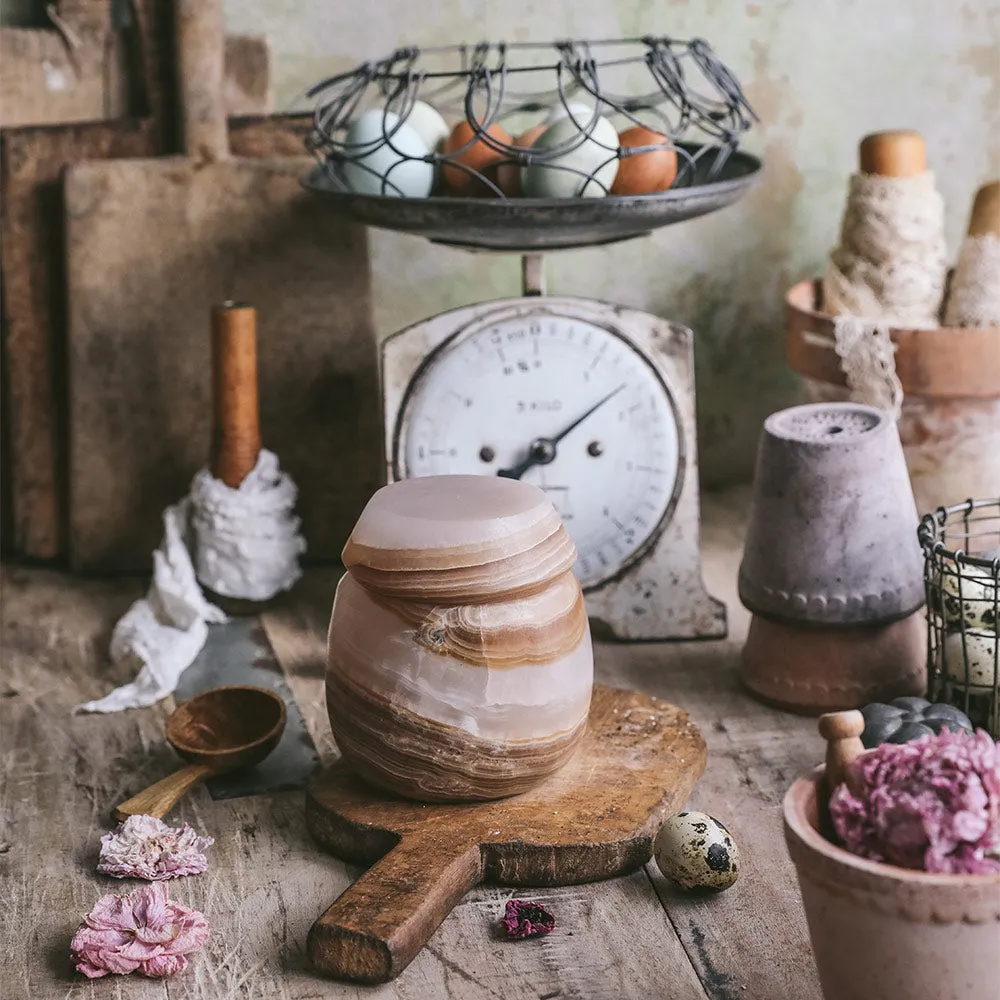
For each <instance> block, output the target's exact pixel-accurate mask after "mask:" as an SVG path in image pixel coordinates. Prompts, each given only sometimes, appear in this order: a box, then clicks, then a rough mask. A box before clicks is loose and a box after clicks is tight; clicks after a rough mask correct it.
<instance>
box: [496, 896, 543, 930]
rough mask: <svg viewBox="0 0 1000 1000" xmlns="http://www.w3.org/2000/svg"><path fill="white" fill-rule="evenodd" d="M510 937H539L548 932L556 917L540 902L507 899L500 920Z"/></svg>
mask: <svg viewBox="0 0 1000 1000" xmlns="http://www.w3.org/2000/svg"><path fill="white" fill-rule="evenodd" d="M500 922H501V923H502V924H503V926H504V927H505V928H506V930H507V934H508V935H509V936H510V937H512V938H529V937H539V936H541V935H542V934H548V933H549V931H551V930H552V928H553V927H555V925H556V918H555V917H554V916H553V915H552V914H551V913H549V911H548V910H547V909H545V907H544V906H542V904H541V903H529V902H528V901H527V900H524V899H508V900H507V907H506V910H505V911H504V915H503V919H502V920H501V921H500Z"/></svg>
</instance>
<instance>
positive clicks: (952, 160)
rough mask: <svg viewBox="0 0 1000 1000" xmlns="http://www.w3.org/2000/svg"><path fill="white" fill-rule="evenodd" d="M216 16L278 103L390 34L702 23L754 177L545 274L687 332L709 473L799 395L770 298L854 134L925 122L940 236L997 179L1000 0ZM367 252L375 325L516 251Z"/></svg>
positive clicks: (534, 33)
mask: <svg viewBox="0 0 1000 1000" xmlns="http://www.w3.org/2000/svg"><path fill="white" fill-rule="evenodd" d="M28 2H29V0H13V8H14V9H18V8H22V7H25V6H26V5H27V3H28ZM10 4H11V0H4V6H5V8H7V9H11V7H10V6H8V5H10ZM226 14H227V20H228V30H229V31H230V32H231V33H237V32H240V33H249V34H266V35H267V36H268V37H269V38H270V40H271V45H272V50H273V56H274V82H275V93H276V97H277V106H278V107H279V108H283V107H288V106H291V105H292V104H293V103H294V101H295V99H296V96H297V95H298V94H299V93H300V92H301V91H302V90H303V89H305V88H306V87H307V86H309V85H310V84H311V83H314V82H315V81H317V80H318V79H320V78H321V77H323V76H325V75H328V74H331V73H334V72H337V71H338V70H342V69H346V68H348V67H350V66H353V65H355V64H356V63H357V62H360V61H361V60H363V59H365V58H369V57H375V56H379V55H383V54H385V53H386V52H388V51H390V50H391V49H392V48H394V47H395V46H397V45H400V44H416V45H421V44H432V43H433V44H440V43H445V42H457V41H475V40H477V39H480V38H492V39H500V38H508V39H512V40H526V39H548V38H553V37H563V36H569V35H579V36H589V37H601V36H604V37H608V36H614V35H619V34H623V35H639V34H644V33H647V32H650V33H657V34H660V33H662V34H673V35H676V36H679V37H691V36H694V35H700V36H702V37H704V38H706V39H707V40H708V41H709V42H710V43H711V44H712V45H713V47H714V48H715V49H716V51H717V52H718V53H719V55H720V56H721V57H722V58H723V59H724V60H725V61H726V62H727V63H728V64H729V65H730V66H731V67H732V68H733V69H734V70H735V72H736V73H737V75H738V76H739V78H740V79H741V80H742V82H743V84H744V86H745V89H746V91H747V94H748V96H749V98H750V100H751V102H752V103H753V105H754V106H755V108H756V110H757V112H758V114H759V115H760V117H761V124H760V126H759V127H758V128H757V129H756V130H755V131H754V132H753V133H752V134H751V138H750V139H749V140H748V142H747V144H746V145H747V148H748V149H750V150H751V151H753V152H756V153H759V154H760V155H762V156H763V158H764V161H765V165H766V173H765V176H764V178H763V180H762V182H761V184H760V185H759V187H758V188H757V189H756V190H755V191H754V192H753V193H752V194H751V195H750V196H749V197H747V198H746V199H745V200H744V201H743V202H742V203H741V204H740V205H738V206H736V207H733V208H730V209H727V210H726V211H724V212H722V213H720V214H718V215H716V216H712V217H710V218H706V219H702V220H696V221H693V222H687V223H684V224H682V225H680V226H678V227H676V228H673V229H666V230H661V231H660V232H659V233H656V234H654V235H653V236H651V237H649V238H647V239H643V240H636V241H634V242H632V243H628V244H624V245H621V246H617V247H612V248H608V249H598V250H588V251H574V252H566V253H561V254H557V255H555V256H553V257H551V258H550V259H549V263H548V268H547V271H548V278H549V287H550V289H551V291H553V292H555V293H564V294H581V295H591V296H595V297H598V298H605V299H610V300H614V301H617V302H621V303H624V304H626V305H631V306H636V307H638V308H643V309H648V310H650V311H652V312H655V313H659V314H661V315H663V316H666V317H669V318H670V319H673V320H676V321H679V322H682V323H685V324H687V325H689V326H691V327H692V328H693V329H694V330H695V332H696V335H697V336H696V355H697V362H698V379H699V414H700V435H701V441H702V469H703V480H704V482H705V483H706V484H708V485H718V484H722V483H725V482H728V481H731V480H734V479H742V478H746V477H747V476H748V475H749V474H750V471H751V468H752V462H753V453H754V445H755V441H756V438H757V433H758V429H759V426H760V421H761V420H762V418H763V417H764V416H765V415H766V414H767V413H769V412H770V411H772V410H774V409H776V408H778V407H780V406H782V405H784V404H786V403H788V402H789V401H791V400H793V399H794V398H795V395H796V385H795V380H794V379H793V377H792V376H791V375H790V374H789V372H788V371H787V370H786V367H785V364H784V360H783V353H782V334H783V320H782V297H783V294H784V291H785V289H786V288H787V287H788V286H789V285H790V284H792V283H793V282H794V281H796V280H798V279H799V278H802V277H806V276H811V275H815V274H817V273H818V272H819V269H820V267H821V264H822V260H823V258H824V255H825V254H826V252H827V251H828V249H829V248H830V245H831V243H832V241H833V240H834V239H835V236H836V230H837V225H838V221H839V217H840V212H841V209H842V206H843V200H844V193H845V187H846V181H847V176H848V174H849V172H850V171H851V169H852V168H853V166H854V163H855V157H856V146H857V141H858V139H859V138H860V137H861V136H862V135H863V134H865V133H866V132H870V131H873V130H875V129H880V128H894V127H895V128H899V127H903V128H916V129H920V130H921V131H922V132H923V133H924V134H925V135H926V137H927V140H928V146H929V150H930V161H931V165H932V167H933V168H934V169H935V171H936V172H937V175H938V185H939V187H940V189H941V190H942V192H943V194H944V196H945V199H946V202H947V205H948V236H949V245H950V248H951V250H952V253H954V251H955V249H956V248H957V245H958V242H959V240H960V238H961V235H962V233H963V232H964V227H965V222H966V216H967V213H968V209H969V204H970V201H971V198H972V195H973V193H974V191H975V189H976V188H977V187H978V185H979V184H980V183H982V182H983V181H984V180H987V179H989V178H991V177H997V176H1000V58H998V56H997V52H998V46H1000V0H970V2H966V3H964V4H959V3H956V2H954V0H921V2H920V3H914V2H913V0H761V2H758V3H746V2H744V0H700V2H698V0H575V2H572V3H570V2H556V0H547V2H546V0H505V2H503V3H499V2H495V3H488V2H486V0H368V2H366V3H360V4H359V3H330V2H329V0H226ZM372 249H373V255H374V258H373V267H374V275H375V293H376V309H377V315H376V322H377V327H378V329H379V331H380V333H383V334H384V333H389V332H391V331H393V330H395V329H397V328H399V327H400V326H402V325H404V324H406V323H410V322H413V321H415V320H417V319H420V318H422V317H424V316H427V315H429V314H432V313H435V312H438V311H440V310H443V309H447V308H450V307H452V306H456V305H460V304H465V303H468V302H473V301H478V300H483V299H488V298H492V297H498V296H503V295H512V294H517V293H518V291H519V273H520V272H519V267H518V262H517V260H516V259H513V258H506V257H493V256H485V255H472V254H467V253H463V252H460V251H452V250H446V249H442V248H439V247H434V246H431V245H430V244H428V243H424V242H420V241H417V240H416V239H415V238H412V237H406V236H398V235H394V234H390V233H381V232H376V233H374V234H373V239H372Z"/></svg>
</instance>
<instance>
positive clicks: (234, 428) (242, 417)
mask: <svg viewBox="0 0 1000 1000" xmlns="http://www.w3.org/2000/svg"><path fill="white" fill-rule="evenodd" d="M212 400H213V407H214V421H213V432H212V475H213V476H215V478H216V479H220V480H222V482H224V483H225V484H226V485H227V486H229V487H230V488H231V489H236V488H237V487H238V486H239V485H240V483H242V482H243V480H244V479H246V477H247V476H248V475H249V474H250V472H251V471H252V470H253V467H254V466H255V465H256V464H257V456H258V455H259V454H260V410H259V406H258V401H257V311H256V310H255V309H253V308H252V307H251V306H248V305H244V304H243V303H240V302H224V303H223V304H222V305H221V306H215V307H214V308H213V309H212Z"/></svg>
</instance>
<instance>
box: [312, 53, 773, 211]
mask: <svg viewBox="0 0 1000 1000" xmlns="http://www.w3.org/2000/svg"><path fill="white" fill-rule="evenodd" d="M308 96H309V98H310V99H311V100H313V101H314V102H315V111H314V127H313V130H312V134H311V136H310V138H309V141H308V145H309V148H310V150H311V151H312V152H313V153H314V154H315V155H316V157H317V159H318V160H319V161H320V163H321V164H322V165H323V166H324V168H325V169H326V170H327V171H328V172H329V173H330V174H331V175H332V176H333V177H335V178H336V179H337V181H338V182H339V183H340V184H341V185H343V187H344V188H345V189H348V190H350V189H351V188H352V181H351V177H352V176H353V177H354V178H357V177H358V176H359V174H358V171H360V172H361V173H362V176H365V175H367V176H369V177H370V178H371V180H370V181H369V183H368V184H367V185H366V186H367V187H372V185H373V184H374V189H375V191H376V192H377V193H380V194H382V195H394V196H406V195H407V194H408V190H407V185H406V184H404V183H403V181H402V178H403V177H404V176H405V172H406V170H407V164H412V163H414V162H423V163H427V164H431V165H432V166H433V168H434V174H433V176H434V181H433V183H432V185H431V187H430V193H432V194H447V193H452V194H454V193H455V192H449V191H448V190H447V189H448V184H447V183H446V181H442V177H445V178H446V177H447V176H451V177H453V178H458V180H459V181H460V183H456V184H453V185H452V187H454V188H459V189H461V191H462V193H466V192H468V191H469V190H471V191H473V192H474V193H475V194H476V195H478V196H484V195H486V196H493V197H497V198H512V197H515V196H517V194H519V193H520V192H517V194H515V191H516V189H517V186H518V185H516V184H509V183H506V184H505V183H504V182H503V181H502V180H501V175H500V173H499V168H501V167H502V166H507V167H509V168H513V169H514V170H516V171H518V172H519V171H520V170H521V168H529V167H532V166H536V165H537V166H542V167H544V169H546V170H551V171H556V172H560V173H563V174H567V175H570V176H571V177H572V178H573V184H572V185H570V186H571V187H572V188H573V189H574V190H573V193H574V195H576V194H581V193H586V194H589V195H591V196H593V195H595V194H596V195H608V194H609V193H611V183H610V180H609V178H610V176H612V175H613V172H612V171H611V170H609V169H608V168H609V166H610V165H611V164H614V163H615V161H618V163H620V162H621V161H622V160H625V159H627V158H629V157H633V156H639V155H642V154H645V153H655V152H662V151H665V150H670V151H672V152H673V153H674V154H675V155H676V157H677V172H676V176H675V178H674V179H673V181H672V183H671V184H670V187H684V186H692V185H697V184H705V183H711V182H712V180H713V179H716V178H717V177H719V175H720V172H721V171H722V169H723V167H724V166H725V164H726V162H727V160H728V159H729V157H730V156H731V155H732V153H733V151H735V150H736V149H737V148H738V145H739V142H740V139H741V137H742V136H743V135H744V133H746V132H747V130H748V129H750V127H751V126H752V124H753V122H754V121H756V116H755V114H754V112H753V109H752V108H751V107H750V105H749V103H748V102H747V100H746V97H745V96H744V94H743V91H742V89H741V87H740V84H739V82H738V81H737V79H736V77H735V76H734V74H733V73H732V72H731V71H730V70H729V69H728V68H727V67H726V66H725V65H724V64H723V62H722V61H721V60H720V59H719V58H718V57H717V56H716V55H715V53H714V52H713V51H712V49H711V47H710V46H709V45H708V43H707V42H705V41H704V40H702V39H693V40H690V41H680V40H677V39H672V38H668V37H661V36H645V37H642V38H632V39H602V40H591V41H581V40H564V41H555V42H549V43H530V42H517V43H491V42H482V43H479V44H477V45H454V46H441V47H432V48H423V49H419V48H401V49H397V50H396V51H395V52H393V53H392V54H391V55H390V56H388V57H386V58H384V59H380V60H377V61H373V62H366V63H363V64H361V65H360V66H358V67H356V68H355V69H353V70H351V71H349V72H346V73H341V74H338V75H337V76H333V77H330V78H328V79H326V80H323V81H321V82H320V83H318V84H316V85H315V86H314V87H312V88H311V90H310V91H309V92H308ZM418 101H421V102H424V103H426V104H429V105H431V107H433V108H434V109H435V110H437V111H438V112H439V113H440V114H441V115H442V116H444V117H445V118H446V119H448V118H450V120H451V125H450V127H452V128H453V127H454V125H455V124H456V123H457V122H459V121H465V122H467V123H468V126H469V129H470V134H469V138H468V140H467V141H466V142H465V143H463V144H462V145H459V146H456V147H455V148H447V149H445V148H441V147H438V148H435V149H429V150H427V151H426V152H424V151H423V150H418V151H415V150H414V146H413V144H412V143H409V142H404V141H403V138H404V128H405V125H406V122H407V120H408V119H409V117H410V115H411V114H412V113H413V110H414V106H415V105H416V103H417V102H418ZM375 109H379V110H381V119H380V128H379V130H378V134H377V135H376V136H375V137H374V138H373V139H369V140H366V141H364V142H353V141H351V137H350V134H349V133H350V129H351V126H352V124H354V123H355V122H356V121H357V120H358V118H359V117H360V115H361V114H362V113H363V112H365V111H371V110H375ZM553 110H555V112H556V114H558V113H559V111H560V110H561V111H562V112H563V115H562V117H563V118H564V119H566V120H568V121H570V122H572V123H573V124H574V125H575V126H576V127H575V128H569V129H567V128H566V127H563V128H562V129H561V132H560V135H561V134H562V133H568V134H566V135H565V137H564V138H562V140H561V141H558V142H553V143H551V144H548V145H542V146H539V145H532V144H527V143H526V144H524V145H520V144H518V142H517V140H516V139H514V138H511V137H512V136H515V135H521V134H523V133H524V132H525V131H526V130H527V128H528V127H529V126H530V125H532V124H535V125H537V124H539V121H538V115H539V114H540V113H545V112H549V113H550V114H551V113H552V112H553ZM602 122H610V124H612V125H614V128H615V136H616V137H615V139H614V140H611V139H610V133H609V131H608V129H607V126H606V125H604V124H602ZM633 126H641V127H643V128H645V129H648V130H649V131H650V132H651V133H654V135H655V136H656V137H657V138H654V139H653V141H651V142H649V143H645V144H643V145H628V144H623V143H621V142H620V141H618V136H619V135H620V133H621V132H622V131H624V130H626V129H628V128H630V127H633ZM598 133H600V134H598ZM508 139H510V141H507V140H508ZM477 144H478V149H477V150H476V153H477V154H478V155H476V156H470V155H469V154H470V152H472V151H473V147H474V146H477ZM585 144H586V145H587V146H588V156H587V157H586V159H587V162H586V164H585V165H583V166H581V165H580V163H579V162H573V160H574V157H573V156H572V155H571V154H573V153H574V152H575V151H577V150H579V149H580V148H581V147H583V146H584V145H585ZM380 151H381V152H383V153H384V154H385V155H383V156H382V157H381V159H380V160H379V163H380V167H379V168H378V169H377V168H376V167H375V166H373V163H374V161H375V159H376V157H375V154H377V153H379V152H380ZM484 154H485V155H484ZM577 159H578V158H577ZM470 161H472V162H470ZM477 161H480V162H477ZM483 161H488V162H483ZM345 167H349V169H348V170H347V171H346V172H345ZM442 168H445V169H442ZM352 171H353V174H352ZM357 186H358V183H357V180H356V179H355V181H354V187H355V188H356V187H357Z"/></svg>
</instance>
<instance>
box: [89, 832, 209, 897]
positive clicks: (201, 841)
mask: <svg viewBox="0 0 1000 1000" xmlns="http://www.w3.org/2000/svg"><path fill="white" fill-rule="evenodd" d="M214 843H215V841H214V840H213V839H212V838H211V837H200V836H198V834H197V833H195V831H194V830H192V829H191V827H190V826H188V825H187V823H185V824H184V826H183V827H182V828H181V829H173V828H172V827H169V826H167V824H166V823H164V822H163V820H160V819H157V818H156V817H155V816H129V818H128V819H127V820H125V822H124V823H122V825H121V826H119V827H118V829H117V830H115V831H114V832H113V833H106V834H105V835H104V836H103V837H101V857H100V860H99V861H98V863H97V870H98V871H99V872H101V873H102V874H104V875H114V877H115V878H144V879H148V880H149V881H151V882H159V881H161V880H162V879H168V878H177V877H178V876H181V875H198V874H200V873H201V872H203V871H204V870H205V869H206V868H207V867H208V858H206V857H205V855H204V851H205V848H206V847H210V846H211V845H212V844H214Z"/></svg>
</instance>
